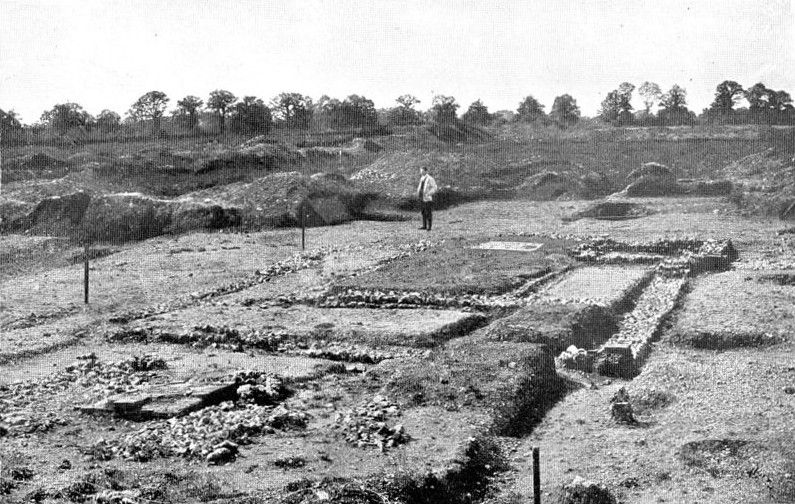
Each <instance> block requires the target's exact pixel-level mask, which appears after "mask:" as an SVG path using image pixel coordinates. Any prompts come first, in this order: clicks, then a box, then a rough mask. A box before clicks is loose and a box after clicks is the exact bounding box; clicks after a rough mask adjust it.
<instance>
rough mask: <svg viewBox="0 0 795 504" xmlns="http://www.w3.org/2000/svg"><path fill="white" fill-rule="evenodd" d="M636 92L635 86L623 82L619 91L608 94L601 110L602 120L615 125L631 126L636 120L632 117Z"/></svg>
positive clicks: (615, 90)
mask: <svg viewBox="0 0 795 504" xmlns="http://www.w3.org/2000/svg"><path fill="white" fill-rule="evenodd" d="M634 90H635V86H634V85H633V84H630V83H629V82H623V83H621V84H620V85H619V86H618V89H614V90H613V91H610V92H609V93H607V97H606V98H605V99H604V100H603V101H602V107H601V109H600V110H599V116H600V117H601V118H602V120H603V121H605V122H607V123H610V124H613V125H623V124H630V123H631V122H632V121H633V119H634V117H633V115H632V109H633V107H632V91H634Z"/></svg>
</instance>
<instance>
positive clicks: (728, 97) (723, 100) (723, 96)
mask: <svg viewBox="0 0 795 504" xmlns="http://www.w3.org/2000/svg"><path fill="white" fill-rule="evenodd" d="M744 93H745V90H743V87H742V86H741V85H740V84H738V83H737V82H735V81H730V80H725V81H723V82H721V83H720V84H718V87H717V88H715V100H714V101H713V102H712V104H711V105H710V106H709V108H710V109H711V110H714V111H715V112H717V113H718V114H721V115H729V114H731V113H732V111H733V110H734V105H735V104H736V103H737V101H738V100H739V99H740V98H742V97H743V94H744Z"/></svg>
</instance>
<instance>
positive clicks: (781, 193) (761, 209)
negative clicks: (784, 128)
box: [723, 148, 795, 220]
mask: <svg viewBox="0 0 795 504" xmlns="http://www.w3.org/2000/svg"><path fill="white" fill-rule="evenodd" d="M723 172H724V175H725V176H726V178H727V179H728V180H729V181H731V182H732V183H733V184H734V190H733V192H732V195H731V200H732V201H733V202H734V203H735V204H736V205H737V206H738V207H740V208H741V209H743V210H744V211H746V212H748V213H752V214H760V215H767V216H777V217H779V218H780V219H782V220H795V157H793V156H792V155H790V154H789V153H788V152H786V151H785V150H783V149H776V148H770V149H767V150H765V151H763V152H760V153H757V154H752V155H750V156H746V157H744V158H742V159H740V160H739V161H737V162H735V163H732V164H730V165H728V166H727V167H726V168H724V170H723Z"/></svg>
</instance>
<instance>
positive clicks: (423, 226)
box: [417, 226, 430, 231]
mask: <svg viewBox="0 0 795 504" xmlns="http://www.w3.org/2000/svg"><path fill="white" fill-rule="evenodd" d="M417 229H428V228H426V227H424V226H423V227H421V228H417ZM429 231H430V230H429Z"/></svg>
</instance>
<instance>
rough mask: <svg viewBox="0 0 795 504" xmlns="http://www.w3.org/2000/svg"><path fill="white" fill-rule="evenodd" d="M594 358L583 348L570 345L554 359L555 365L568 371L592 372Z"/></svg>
mask: <svg viewBox="0 0 795 504" xmlns="http://www.w3.org/2000/svg"><path fill="white" fill-rule="evenodd" d="M593 363H594V356H593V354H592V353H589V352H588V350H586V349H584V348H577V347H576V346H574V345H570V346H569V347H568V348H567V349H566V350H564V351H563V352H561V354H560V355H559V356H558V357H557V358H555V365H556V366H558V367H565V368H569V369H577V370H580V371H585V372H588V373H589V372H591V370H593Z"/></svg>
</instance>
